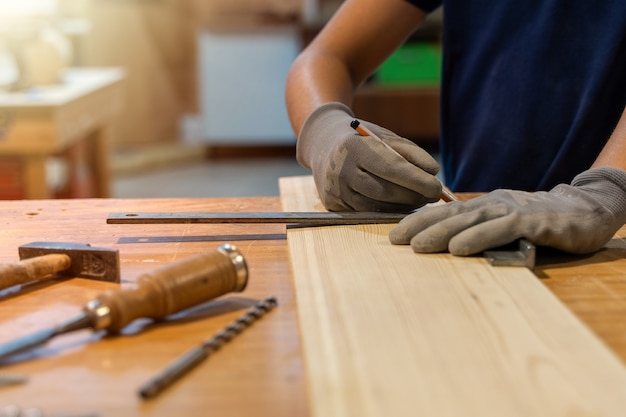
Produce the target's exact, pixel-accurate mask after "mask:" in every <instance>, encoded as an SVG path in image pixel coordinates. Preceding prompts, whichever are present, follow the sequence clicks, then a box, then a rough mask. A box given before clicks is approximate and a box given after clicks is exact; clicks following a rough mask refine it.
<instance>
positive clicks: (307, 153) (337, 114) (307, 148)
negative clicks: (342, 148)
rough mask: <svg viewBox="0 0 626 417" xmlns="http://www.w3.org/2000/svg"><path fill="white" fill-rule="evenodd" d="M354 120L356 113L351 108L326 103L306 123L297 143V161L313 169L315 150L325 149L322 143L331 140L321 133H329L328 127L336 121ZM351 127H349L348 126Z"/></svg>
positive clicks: (340, 104)
mask: <svg viewBox="0 0 626 417" xmlns="http://www.w3.org/2000/svg"><path fill="white" fill-rule="evenodd" d="M348 118H354V113H353V112H352V110H351V109H350V107H348V106H346V105H345V104H343V103H339V102H331V103H326V104H323V105H321V106H320V107H318V108H317V109H315V110H314V111H313V112H312V113H311V114H310V115H309V116H308V117H307V119H306V120H305V121H304V124H303V125H302V129H300V135H298V140H297V142H296V159H297V161H298V163H300V165H302V166H303V167H305V168H308V169H311V166H312V165H313V163H312V158H313V155H314V154H315V148H319V147H322V148H324V144H323V143H319V142H321V141H325V140H328V139H331V138H330V137H329V136H328V135H326V134H324V133H321V134H320V132H327V126H328V125H329V124H332V123H333V122H334V121H336V120H338V119H339V120H344V119H348ZM346 126H349V125H346Z"/></svg>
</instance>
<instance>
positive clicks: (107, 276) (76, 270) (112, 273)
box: [19, 242, 120, 282]
mask: <svg viewBox="0 0 626 417" xmlns="http://www.w3.org/2000/svg"><path fill="white" fill-rule="evenodd" d="M52 253H54V254H65V255H67V256H69V258H70V260H71V263H70V267H69V268H68V269H66V270H64V271H62V272H59V274H60V275H63V276H69V277H80V278H87V279H95V280H98V281H107V282H120V257H119V251H118V250H117V249H108V248H95V247H93V246H91V245H89V244H85V243H65V242H32V243H28V244H26V245H22V246H20V247H19V256H20V259H27V258H34V257H37V256H43V255H48V254H52Z"/></svg>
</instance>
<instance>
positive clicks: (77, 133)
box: [0, 68, 124, 199]
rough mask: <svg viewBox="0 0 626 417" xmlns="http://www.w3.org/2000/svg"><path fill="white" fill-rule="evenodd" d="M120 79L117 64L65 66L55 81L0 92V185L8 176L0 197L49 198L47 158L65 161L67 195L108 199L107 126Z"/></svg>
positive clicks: (119, 98) (114, 110) (117, 107)
mask: <svg viewBox="0 0 626 417" xmlns="http://www.w3.org/2000/svg"><path fill="white" fill-rule="evenodd" d="M123 79H124V71H123V70H122V69H120V68H70V69H67V70H66V71H65V72H64V74H63V80H62V82H61V83H59V84H58V85H51V86H45V87H36V88H31V89H29V90H26V91H19V92H0V183H2V180H3V177H7V176H10V177H11V179H12V182H11V184H5V183H3V184H2V185H3V189H2V192H0V198H5V199H21V198H29V199H42V198H52V197H54V193H53V191H52V190H51V189H50V188H51V187H50V182H51V181H50V180H49V178H48V171H47V162H48V160H49V159H50V158H51V157H60V158H63V159H64V160H65V162H66V165H67V167H68V168H67V171H68V175H67V176H68V184H67V187H66V188H67V192H66V194H67V196H68V197H109V194H110V184H109V146H110V143H109V142H110V137H109V136H110V126H111V124H112V123H113V120H114V117H115V116H116V114H117V113H118V112H119V111H120V109H121V108H122V95H121V93H122V86H121V85H122V80H123ZM12 170H13V171H15V173H13V174H12V175H11V171H12ZM82 177H88V180H89V182H91V183H92V184H91V185H90V186H89V187H86V186H84V185H82V184H81V182H84V181H85V179H84V178H82ZM5 182H7V180H6V178H5ZM11 187H13V188H14V189H9V190H8V191H7V188H11ZM81 188H89V192H88V193H87V195H85V193H84V192H82V194H81V191H80V190H81Z"/></svg>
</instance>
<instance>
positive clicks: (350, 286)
mask: <svg viewBox="0 0 626 417" xmlns="http://www.w3.org/2000/svg"><path fill="white" fill-rule="evenodd" d="M280 187H281V197H282V203H283V209H284V210H305V211H310V210H312V209H321V204H320V202H319V200H318V199H316V198H312V196H314V195H315V189H314V185H313V183H312V181H311V179H310V178H309V177H298V178H289V179H282V180H281V182H280ZM391 227H393V226H389V225H378V226H377V225H367V226H332V227H324V228H299V229H291V230H288V245H289V249H290V256H291V262H292V270H293V273H294V280H295V287H296V298H297V306H298V314H299V320H300V329H301V337H302V343H303V351H304V362H305V367H306V372H307V378H308V381H309V395H310V398H311V407H312V415H314V416H324V417H328V416H380V415H393V416H437V417H441V416H450V417H456V416H520V417H521V416H524V417H528V416H537V417H539V416H541V417H545V416H557V417H559V416H563V417H565V416H622V415H623V413H624V409H626V368H625V367H624V365H623V364H622V363H621V362H620V361H619V359H618V358H617V357H616V356H615V355H614V354H613V353H612V352H611V351H610V350H609V349H607V348H606V346H605V345H604V344H603V343H602V342H600V340H599V339H598V338H597V337H596V336H595V335H594V334H593V333H591V332H590V331H589V330H588V329H587V328H586V327H585V326H584V325H583V324H582V323H581V322H580V321H579V320H578V319H577V318H576V317H575V316H574V315H573V314H572V313H571V312H570V311H569V310H568V309H567V308H566V307H565V306H564V305H563V304H562V303H560V302H559V300H558V299H557V298H556V297H555V296H554V295H553V294H552V293H551V292H550V291H548V290H547V289H546V287H545V286H544V285H543V284H542V283H541V282H540V281H539V280H538V279H537V278H536V277H535V276H534V275H533V274H532V273H531V272H530V271H528V270H527V269H524V268H504V267H502V268H493V267H490V266H489V265H488V264H487V263H486V261H485V260H484V259H482V258H480V257H469V258H459V257H453V256H451V255H448V254H435V255H417V254H414V253H413V252H412V251H411V249H410V248H409V247H407V246H393V245H391V244H390V243H389V242H388V239H387V233H388V231H389V230H390V228H391Z"/></svg>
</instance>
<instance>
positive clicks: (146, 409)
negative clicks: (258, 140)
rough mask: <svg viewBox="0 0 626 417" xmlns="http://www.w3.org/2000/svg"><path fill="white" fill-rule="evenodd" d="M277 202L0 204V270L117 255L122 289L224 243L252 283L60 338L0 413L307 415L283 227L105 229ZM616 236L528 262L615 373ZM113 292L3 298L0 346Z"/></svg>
mask: <svg viewBox="0 0 626 417" xmlns="http://www.w3.org/2000/svg"><path fill="white" fill-rule="evenodd" d="M280 208H281V205H280V200H279V198H278V197H254V198H220V199H143V200H134V199H127V200H117V199H82V200H24V201H4V202H1V203H0V221H1V224H2V229H3V232H2V233H1V234H0V242H2V245H0V262H13V261H16V260H17V259H18V253H17V248H18V246H20V245H22V244H25V243H29V242H32V241H56V242H58V241H68V242H78V243H90V244H91V245H92V246H101V247H115V248H118V249H119V250H120V259H121V269H122V284H121V286H122V287H125V286H130V285H132V283H133V282H134V281H135V279H136V278H137V277H138V276H139V275H140V274H142V273H144V272H149V271H151V270H153V269H156V268H158V267H160V266H164V265H166V264H169V263H171V262H173V261H178V260H182V259H184V258H185V257H188V256H191V255H193V254H196V253H198V252H201V251H205V250H211V249H215V248H217V247H218V246H219V245H220V244H222V243H232V244H234V245H236V246H237V247H238V248H239V249H240V250H241V251H242V253H243V255H244V256H245V258H246V260H247V262H248V266H249V270H250V281H249V285H248V287H247V289H246V290H245V291H244V292H242V293H234V294H228V295H225V296H223V297H220V298H218V299H216V300H214V301H212V302H208V303H206V304H203V305H201V306H198V307H196V308H193V309H191V310H189V311H187V312H186V313H184V314H178V315H175V316H174V317H172V318H171V319H168V320H167V321H166V322H163V323H157V324H155V323H152V322H150V321H148V320H138V321H136V322H134V323H133V324H131V325H130V326H128V328H126V329H125V330H124V331H123V333H122V334H121V335H119V336H116V337H104V335H103V334H102V333H92V332H89V331H80V332H75V333H73V334H67V335H63V336H59V337H57V338H56V339H55V340H53V341H52V342H50V343H49V344H47V345H45V346H44V347H42V348H39V349H36V350H34V351H33V352H32V354H31V355H30V356H29V357H27V358H26V359H28V360H23V361H16V362H15V363H9V364H5V365H3V366H2V367H1V368H0V374H3V373H10V374H19V375H25V376H27V377H28V378H29V379H28V382H27V383H26V384H22V385H15V386H9V387H0V391H1V395H0V410H2V407H6V406H8V405H10V404H14V405H17V406H20V407H24V408H32V407H37V408H39V409H41V411H42V412H43V413H44V415H48V414H49V415H55V414H60V413H74V414H78V413H84V414H87V413H89V412H91V413H96V414H97V415H100V416H127V415H149V416H161V415H162V416H171V415H177V416H178V415H180V416H184V415H219V416H225V415H228V416H250V415H254V416H265V415H267V416H273V417H277V416H306V415H309V411H308V410H309V407H308V404H307V395H306V381H305V373H304V369H303V360H302V353H301V346H300V340H299V332H298V323H297V316H296V305H295V295H294V287H293V282H292V275H291V272H290V264H289V254H288V248H287V241H286V229H285V226H284V225H280V224H230V225H216V224H190V225H185V224H178V225H176V224H169V225H166V224H164V225H128V224H127V225H120V224H117V225H114V224H111V225H109V224H106V218H107V216H108V214H109V213H111V212H132V211H142V212H145V211H279V210H280ZM625 234H626V230H624V229H623V230H622V231H621V232H620V233H619V234H618V236H617V237H616V239H614V240H613V241H612V242H611V243H610V244H609V245H608V248H607V249H605V250H602V251H600V252H598V253H596V254H594V255H591V256H586V257H580V256H576V257H575V256H568V255H563V254H556V253H545V252H542V251H541V250H540V251H539V257H538V266H537V268H536V271H535V272H536V274H537V276H538V277H539V278H541V280H542V282H543V283H544V284H545V285H546V286H547V287H548V288H549V289H550V290H552V291H553V292H554V293H555V294H556V295H557V297H558V298H559V299H560V300H562V301H563V302H564V304H565V305H566V306H568V307H569V308H570V309H571V310H572V311H573V312H574V313H575V314H576V315H577V316H578V317H579V318H580V319H581V320H582V321H583V322H584V323H586V324H587V325H588V326H589V327H590V328H591V329H592V330H593V331H594V332H595V333H596V334H597V335H598V336H599V337H600V338H601V339H602V340H603V341H604V342H605V343H606V344H607V345H608V346H609V347H610V348H611V350H612V351H613V352H615V353H616V354H617V355H618V357H619V358H620V359H621V360H622V361H623V362H626V319H625V318H626V274H624V271H626V259H624V255H625V254H626V246H625V244H624V241H623V239H622V238H621V236H625ZM118 287H119V284H112V283H103V282H97V281H89V280H86V279H79V278H74V279H69V280H49V281H48V282H44V283H40V284H31V285H24V286H22V287H21V288H20V287H14V288H11V289H7V290H4V291H2V292H0V343H4V342H6V341H9V340H12V339H14V338H16V337H20V336H23V335H27V334H30V333H32V332H33V331H36V330H40V329H44V328H47V327H50V326H53V325H55V324H58V323H60V322H61V321H64V320H66V319H69V318H71V317H73V316H74V315H75V314H77V313H78V312H79V311H80V309H81V308H82V306H83V305H84V304H85V303H86V302H88V301H89V300H91V299H93V298H94V297H95V296H96V295H97V294H98V293H99V292H101V291H103V290H105V289H112V288H118ZM269 295H275V296H276V297H277V299H278V302H279V306H278V308H276V309H275V310H273V311H271V312H270V313H269V314H268V315H267V316H266V317H264V318H263V319H261V320H260V321H258V322H257V323H255V324H254V325H253V326H252V327H251V328H250V329H249V330H247V331H245V332H244V333H242V334H241V335H240V336H238V337H237V338H235V339H234V340H233V341H232V342H231V343H229V344H227V345H226V346H225V347H224V348H223V349H222V350H220V351H218V352H217V353H216V354H215V355H214V356H212V357H211V358H209V360H207V361H206V362H204V363H203V364H201V365H200V366H199V367H198V368H196V369H195V370H193V371H192V372H191V373H190V374H188V375H186V376H185V377H183V378H182V379H181V380H179V381H178V382H176V383H175V384H174V385H173V386H171V387H170V388H169V389H167V390H166V391H165V392H163V393H162V394H161V395H160V396H158V397H157V398H155V399H152V400H148V401H144V400H141V399H140V398H139V396H138V394H137V391H138V389H139V387H140V386H141V385H143V384H144V383H145V382H146V381H147V380H149V379H150V378H151V377H153V376H155V374H156V373H157V372H159V371H161V370H162V369H163V368H164V367H165V366H167V365H169V364H170V363H171V362H172V360H173V359H174V358H176V357H178V356H179V355H180V354H182V353H183V352H186V351H187V350H189V349H190V348H192V347H195V346H197V345H198V344H200V343H201V342H203V341H204V340H206V339H207V338H209V337H211V336H212V335H214V334H215V333H216V332H217V331H219V330H221V329H222V328H223V327H224V326H225V325H227V324H229V323H230V322H231V321H232V320H233V319H235V318H237V317H239V316H240V315H241V314H242V313H243V312H244V311H245V310H246V309H247V308H249V307H250V306H252V305H253V304H255V303H256V302H258V301H260V300H262V299H264V298H266V297H267V296H269Z"/></svg>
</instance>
